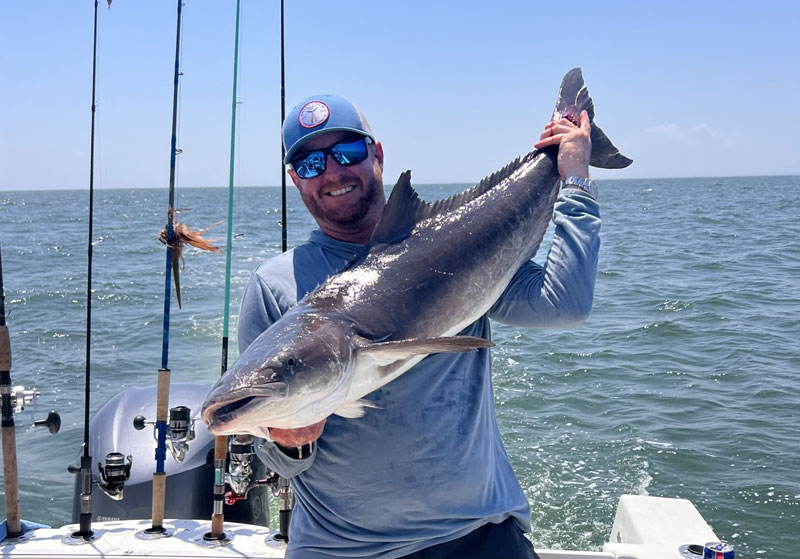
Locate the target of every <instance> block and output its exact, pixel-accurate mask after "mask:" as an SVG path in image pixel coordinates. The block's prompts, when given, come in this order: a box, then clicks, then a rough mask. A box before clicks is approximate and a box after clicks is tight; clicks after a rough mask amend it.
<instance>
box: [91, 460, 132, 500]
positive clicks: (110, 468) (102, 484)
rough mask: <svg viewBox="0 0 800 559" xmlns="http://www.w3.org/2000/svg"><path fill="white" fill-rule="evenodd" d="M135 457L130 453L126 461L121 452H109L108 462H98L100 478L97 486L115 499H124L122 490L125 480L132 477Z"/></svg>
mask: <svg viewBox="0 0 800 559" xmlns="http://www.w3.org/2000/svg"><path fill="white" fill-rule="evenodd" d="M132 463H133V459H132V458H131V456H130V455H128V457H127V462H126V461H125V456H123V455H122V453H120V452H109V453H108V454H106V464H105V466H104V465H103V463H102V462H98V463H97V469H98V470H99V471H100V479H101V480H102V481H98V482H97V486H98V487H99V488H100V489H101V490H102V491H103V493H105V494H106V495H108V496H109V497H110V498H112V499H114V500H115V501H121V500H122V496H123V495H122V491H123V489H124V488H125V482H126V481H128V479H130V477H131V464H132Z"/></svg>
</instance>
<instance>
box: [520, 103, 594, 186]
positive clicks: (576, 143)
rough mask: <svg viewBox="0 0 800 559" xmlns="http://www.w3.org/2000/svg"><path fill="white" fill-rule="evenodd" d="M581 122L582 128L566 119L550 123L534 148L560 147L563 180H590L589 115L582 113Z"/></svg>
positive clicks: (559, 162)
mask: <svg viewBox="0 0 800 559" xmlns="http://www.w3.org/2000/svg"><path fill="white" fill-rule="evenodd" d="M579 122H580V126H576V125H575V124H573V123H572V122H571V121H570V120H569V119H566V118H561V119H559V120H555V121H552V122H548V123H547V124H546V125H545V127H544V132H542V135H541V136H540V137H539V141H538V142H537V143H536V144H534V146H533V147H535V148H536V149H542V148H543V147H547V146H554V145H557V146H559V147H558V174H559V176H560V177H561V179H562V180H563V179H565V178H566V177H572V176H576V177H583V178H589V157H590V156H591V154H592V141H591V125H590V123H589V114H588V113H587V112H586V111H583V112H581V115H580V120H579Z"/></svg>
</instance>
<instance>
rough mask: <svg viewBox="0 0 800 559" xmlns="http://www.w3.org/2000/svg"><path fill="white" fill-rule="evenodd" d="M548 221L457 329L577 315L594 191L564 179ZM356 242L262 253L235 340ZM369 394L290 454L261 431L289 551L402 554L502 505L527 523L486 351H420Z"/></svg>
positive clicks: (594, 253)
mask: <svg viewBox="0 0 800 559" xmlns="http://www.w3.org/2000/svg"><path fill="white" fill-rule="evenodd" d="M553 220H554V222H555V224H556V230H555V232H554V235H553V244H552V246H551V248H550V251H549V253H548V257H547V261H546V263H545V265H544V266H541V265H539V264H536V263H535V262H528V263H527V264H525V265H523V266H522V267H521V268H520V269H519V270H518V271H517V273H516V274H515V275H514V277H513V279H512V280H511V283H510V284H509V286H508V288H507V289H506V290H505V291H504V292H503V294H502V295H501V297H500V299H499V300H498V301H497V302H496V303H495V304H494V305H493V307H492V308H491V310H490V311H489V313H488V315H485V316H483V317H481V318H480V319H479V320H477V321H476V322H474V323H473V324H471V325H470V326H469V327H467V328H466V329H465V330H464V331H463V332H461V334H462V335H469V336H480V337H484V338H487V339H489V338H491V332H490V324H489V318H492V319H494V320H498V321H500V322H503V323H506V324H510V325H515V326H524V327H532V328H537V327H538V328H561V327H568V326H571V325H575V324H578V323H580V322H582V321H583V320H585V319H586V317H587V316H588V313H589V310H590V308H591V303H592V298H593V293H594V281H595V276H596V273H597V257H598V251H599V246H600V240H599V230H600V217H599V208H598V205H597V202H596V201H595V200H594V199H593V198H592V197H591V196H589V195H588V194H586V193H584V192H583V191H580V190H577V189H565V190H564V191H562V192H561V193H559V197H558V200H557V202H556V206H555V210H554V215H553ZM365 250H366V247H364V246H361V245H355V244H351V243H345V242H342V241H337V240H335V239H332V238H330V237H328V236H326V235H325V234H323V233H322V232H321V231H314V232H313V233H312V234H311V236H310V238H309V240H308V242H306V243H305V244H303V245H300V246H298V247H297V248H295V249H293V250H292V251H289V252H287V253H284V254H282V255H279V256H276V257H274V258H271V259H269V260H267V261H265V262H264V263H262V264H261V265H260V266H259V267H258V269H257V270H256V271H255V272H254V273H253V275H252V277H251V278H250V282H249V284H248V286H247V288H246V290H245V294H244V297H243V299H242V305H241V310H240V315H239V349H240V351H244V349H245V348H247V346H248V345H249V344H250V343H251V342H252V341H253V340H255V338H256V337H258V335H259V334H260V333H261V332H263V331H264V330H266V329H267V328H268V327H269V326H270V325H271V324H273V323H274V322H275V321H277V320H278V319H279V318H280V316H281V315H282V314H283V313H285V312H286V311H287V310H288V309H289V308H290V307H291V306H293V305H294V304H295V303H296V302H297V301H298V300H300V299H302V298H303V297H304V296H305V295H306V294H308V293H309V292H311V291H313V290H314V288H316V287H317V286H318V285H319V284H321V283H323V282H324V281H325V280H326V279H327V278H328V277H330V276H331V275H333V274H335V273H337V272H339V271H341V270H342V269H343V268H344V267H345V266H346V265H347V264H348V263H349V262H351V261H352V260H353V259H354V258H355V257H357V256H359V255H362V254H363V253H364V252H365ZM366 399H368V400H369V401H371V402H373V403H374V404H376V405H377V406H379V407H378V408H377V409H369V410H368V411H367V415H366V416H365V417H363V418H360V419H344V418H342V417H339V416H336V415H333V416H330V417H329V418H328V421H327V423H326V425H325V430H324V432H323V434H322V437H321V438H320V439H319V441H318V444H317V445H316V446H315V449H314V452H313V453H312V455H311V456H310V457H308V458H305V459H302V460H294V459H292V458H289V457H288V456H286V455H285V454H283V452H281V451H280V450H279V449H278V448H277V447H276V446H275V445H274V444H273V443H270V442H265V443H264V445H263V447H261V449H260V450H259V455H260V456H261V458H262V459H263V460H264V461H265V462H266V463H267V464H268V465H269V466H270V467H271V468H273V469H274V470H275V471H277V472H278V473H280V474H281V475H283V476H284V477H290V478H292V486H293V489H294V492H295V496H296V499H297V502H296V505H295V509H294V512H293V515H292V524H291V533H290V546H289V549H288V551H287V555H286V557H287V558H291V557H297V558H303V559H305V558H330V557H360V558H373V557H382V558H391V557H400V556H403V555H406V554H409V553H413V552H414V551H417V550H419V549H423V548H426V547H429V546H432V545H436V544H439V543H443V542H446V541H450V540H453V539H456V538H458V537H461V536H463V535H466V534H467V533H469V532H471V531H472V530H474V529H476V528H478V527H480V526H481V525H483V524H486V523H487V522H501V521H502V520H504V519H505V518H507V517H508V516H513V517H514V518H515V519H516V520H517V522H518V523H519V525H520V527H521V528H522V529H523V530H525V531H528V530H529V529H530V507H529V505H528V502H527V499H526V498H525V495H524V493H523V492H522V489H521V488H520V486H519V483H518V482H517V479H516V477H515V475H514V472H513V470H512V468H511V464H510V462H509V459H508V457H507V455H506V452H505V449H504V447H503V444H502V441H501V438H500V433H499V431H498V427H497V420H496V416H495V409H494V401H493V396H492V384H491V354H490V351H489V350H485V349H484V350H479V351H476V352H470V353H444V354H435V355H430V356H428V357H426V358H425V359H423V360H422V361H421V362H420V363H419V364H417V365H416V366H415V367H413V368H412V369H410V370H409V371H407V372H406V373H404V374H403V375H402V376H400V377H399V378H397V379H395V380H393V381H392V382H390V383H389V384H387V385H386V386H384V387H383V388H381V389H379V390H376V391H375V392H373V393H371V394H369V395H368V396H367V397H366Z"/></svg>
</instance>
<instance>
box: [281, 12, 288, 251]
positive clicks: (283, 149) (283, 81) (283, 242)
mask: <svg viewBox="0 0 800 559" xmlns="http://www.w3.org/2000/svg"><path fill="white" fill-rule="evenodd" d="M284 44H285V43H284V32H283V0H281V127H282V126H283V121H284V120H286V64H285V56H284V54H285V53H284ZM285 157H286V146H284V145H283V131H282V130H281V252H286V251H287V250H288V246H287V230H286V169H285V166H284V164H283V159H284V158H285Z"/></svg>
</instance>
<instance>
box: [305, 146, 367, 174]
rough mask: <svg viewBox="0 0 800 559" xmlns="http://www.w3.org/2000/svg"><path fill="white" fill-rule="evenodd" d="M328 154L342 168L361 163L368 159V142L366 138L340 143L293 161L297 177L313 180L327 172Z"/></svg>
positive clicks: (311, 152)
mask: <svg viewBox="0 0 800 559" xmlns="http://www.w3.org/2000/svg"><path fill="white" fill-rule="evenodd" d="M328 154H331V156H332V157H333V158H334V159H335V160H336V162H337V163H338V164H339V165H341V166H342V167H348V166H350V165H355V164H357V163H361V162H362V161H364V160H365V159H366V158H367V141H366V139H365V138H359V139H358V140H352V141H344V142H339V143H338V144H335V145H332V146H331V147H329V148H325V149H321V150H317V151H310V152H308V153H304V154H302V155H298V156H297V157H295V158H294V159H292V162H291V163H292V167H294V170H295V172H296V173H297V176H299V177H300V178H301V179H313V178H314V177H318V176H320V175H321V174H322V173H324V172H325V159H326V158H327V157H328Z"/></svg>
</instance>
